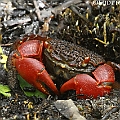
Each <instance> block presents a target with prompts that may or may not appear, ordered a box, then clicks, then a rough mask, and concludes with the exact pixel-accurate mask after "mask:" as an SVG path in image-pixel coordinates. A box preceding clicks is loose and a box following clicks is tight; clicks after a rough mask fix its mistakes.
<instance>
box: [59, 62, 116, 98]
mask: <svg viewBox="0 0 120 120" xmlns="http://www.w3.org/2000/svg"><path fill="white" fill-rule="evenodd" d="M101 68H103V70H101ZM107 69H108V71H107ZM99 70H100V71H99ZM93 74H94V75H95V78H96V79H98V80H95V79H94V78H92V77H91V76H89V75H87V74H79V75H76V76H75V77H74V78H72V79H70V80H69V81H67V82H66V83H64V84H63V85H62V87H61V89H60V92H61V93H64V92H65V91H68V90H72V89H73V90H76V95H78V98H84V99H86V98H97V97H98V96H104V95H105V94H108V93H110V91H111V86H109V85H107V84H106V83H107V82H108V83H109V82H112V83H113V82H114V81H115V78H114V74H113V70H112V68H111V67H110V66H107V65H106V64H105V65H102V66H99V67H98V68H97V69H96V70H95V72H94V73H93ZM111 75H112V76H111ZM104 83H105V84H104ZM80 95H81V96H80Z"/></svg>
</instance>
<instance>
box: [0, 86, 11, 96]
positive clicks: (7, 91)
mask: <svg viewBox="0 0 120 120" xmlns="http://www.w3.org/2000/svg"><path fill="white" fill-rule="evenodd" d="M10 91H11V90H10V88H9V86H8V85H2V84H0V93H1V94H3V95H4V96H6V97H10V96H11V93H10Z"/></svg>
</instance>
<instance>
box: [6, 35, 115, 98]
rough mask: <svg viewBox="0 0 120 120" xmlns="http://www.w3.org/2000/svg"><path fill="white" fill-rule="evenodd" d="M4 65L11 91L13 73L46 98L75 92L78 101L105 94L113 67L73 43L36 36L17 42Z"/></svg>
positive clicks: (111, 76) (108, 91) (112, 76)
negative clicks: (46, 96)
mask: <svg viewBox="0 0 120 120" xmlns="http://www.w3.org/2000/svg"><path fill="white" fill-rule="evenodd" d="M7 66H8V79H9V85H10V87H11V88H12V89H13V88H15V86H16V84H17V82H16V81H15V79H16V78H15V77H16V72H15V71H17V72H18V73H19V74H20V76H21V77H22V78H23V79H25V80H26V81H27V82H28V83H30V84H31V85H33V86H34V87H35V88H37V89H38V90H40V91H41V92H43V93H45V94H48V95H49V94H51V93H55V94H57V95H61V94H63V93H64V92H66V91H69V90H75V91H76V95H77V98H78V99H80V98H84V99H86V98H90V97H92V98H97V97H98V96H104V95H105V94H109V93H110V91H111V89H112V87H111V84H112V83H114V81H115V75H114V71H113V68H112V67H111V66H110V65H107V64H106V63H105V60H104V59H103V57H102V56H100V55H98V54H96V53H94V52H92V51H89V50H87V49H86V48H84V47H81V46H78V45H75V44H73V43H70V42H67V41H64V40H58V39H51V38H47V37H41V36H39V35H30V36H27V37H24V38H23V39H22V41H18V42H17V44H16V45H15V48H14V50H13V51H12V52H11V53H10V55H9V58H8V62H7ZM50 75H54V76H55V77H54V78H56V79H57V78H61V80H62V82H61V81H58V80H52V78H53V77H51V76H50ZM57 82H58V83H60V85H59V90H58V88H57V87H56V84H57ZM57 86H58V85H57ZM48 88H49V89H48ZM49 90H50V91H49Z"/></svg>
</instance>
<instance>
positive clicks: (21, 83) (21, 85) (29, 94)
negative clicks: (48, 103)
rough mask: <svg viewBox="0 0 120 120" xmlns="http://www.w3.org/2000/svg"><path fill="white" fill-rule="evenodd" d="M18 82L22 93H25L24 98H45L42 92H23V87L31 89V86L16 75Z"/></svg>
mask: <svg viewBox="0 0 120 120" xmlns="http://www.w3.org/2000/svg"><path fill="white" fill-rule="evenodd" d="M18 80H19V83H20V87H21V89H22V90H23V92H24V93H25V95H26V96H29V97H31V96H36V97H41V98H43V99H44V98H46V95H45V94H43V93H42V92H40V91H39V90H37V89H36V91H35V92H28V91H24V87H32V85H30V84H29V83H28V82H26V81H25V80H24V79H23V78H22V77H21V76H20V75H18Z"/></svg>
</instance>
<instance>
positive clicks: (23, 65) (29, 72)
mask: <svg viewBox="0 0 120 120" xmlns="http://www.w3.org/2000/svg"><path fill="white" fill-rule="evenodd" d="M14 63H15V67H16V69H17V71H18V73H19V74H20V75H21V77H22V78H23V79H25V80H26V81H27V82H28V83H30V84H31V85H33V86H34V87H35V88H37V89H38V90H40V91H41V92H43V93H45V94H49V92H48V90H47V89H46V88H45V87H44V85H43V84H46V85H47V86H48V87H49V88H50V89H51V90H52V91H53V92H54V93H55V94H57V95H58V94H59V91H58V90H57V88H56V86H55V84H54V83H53V81H52V79H51V78H50V76H49V74H48V73H47V71H46V70H45V67H44V65H43V64H42V62H40V61H38V60H36V59H33V58H19V59H14Z"/></svg>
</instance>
